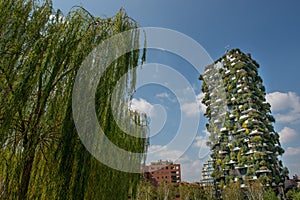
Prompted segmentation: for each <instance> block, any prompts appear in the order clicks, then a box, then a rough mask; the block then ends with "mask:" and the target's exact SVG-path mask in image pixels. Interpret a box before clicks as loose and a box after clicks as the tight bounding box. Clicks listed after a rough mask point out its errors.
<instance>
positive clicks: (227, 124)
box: [200, 49, 286, 189]
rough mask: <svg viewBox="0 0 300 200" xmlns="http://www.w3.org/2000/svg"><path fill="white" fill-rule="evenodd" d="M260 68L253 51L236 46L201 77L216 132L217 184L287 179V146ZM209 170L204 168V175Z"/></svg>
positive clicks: (213, 146) (275, 183)
mask: <svg viewBox="0 0 300 200" xmlns="http://www.w3.org/2000/svg"><path fill="white" fill-rule="evenodd" d="M258 68H259V64H258V63H257V62H256V61H255V60H253V59H252V58H251V55H250V54H244V53H243V52H241V51H240V50H239V49H233V50H231V51H229V52H227V53H226V54H225V55H224V56H223V57H222V58H220V59H219V60H217V61H215V63H214V64H212V65H209V66H207V67H206V68H205V73H204V74H203V75H201V76H200V80H202V81H203V84H202V91H203V93H204V94H205V96H204V98H203V100H202V103H203V104H205V105H206V106H207V109H206V113H205V116H206V117H207V118H208V123H207V124H206V128H207V131H208V132H209V133H210V142H209V146H210V149H211V155H210V156H211V159H212V161H211V165H212V167H213V171H212V172H211V173H210V174H209V175H210V176H211V177H212V178H213V180H214V183H215V184H216V188H219V189H222V188H223V187H224V186H225V185H226V184H228V183H229V182H231V181H234V182H236V181H239V183H240V184H241V187H245V184H247V183H249V181H253V180H256V179H259V180H260V182H261V183H262V184H263V185H264V186H267V187H282V185H283V183H284V177H285V176H286V174H284V172H285V171H286V170H283V169H284V168H283V165H282V161H280V160H279V159H278V156H279V155H282V154H283V153H284V150H283V149H282V148H281V145H280V141H279V134H278V133H276V132H275V130H274V122H275V119H274V117H273V116H272V115H271V110H270V108H271V106H270V104H269V103H268V102H266V98H265V95H266V92H265V87H264V86H263V84H262V82H263V81H262V79H261V77H260V76H259V75H258V70H257V69H258ZM203 169H204V170H205V169H207V167H206V166H205V165H204V168H203ZM206 175H207V174H206V171H204V176H203V180H205V176H206Z"/></svg>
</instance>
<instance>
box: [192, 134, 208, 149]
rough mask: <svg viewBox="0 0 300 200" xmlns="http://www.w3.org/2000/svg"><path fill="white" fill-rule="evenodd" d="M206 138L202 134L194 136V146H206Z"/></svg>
mask: <svg viewBox="0 0 300 200" xmlns="http://www.w3.org/2000/svg"><path fill="white" fill-rule="evenodd" d="M207 141H208V139H207V138H206V137H204V136H197V137H196V138H195V142H194V144H193V146H194V147H200V148H205V147H207V145H206V142H207Z"/></svg>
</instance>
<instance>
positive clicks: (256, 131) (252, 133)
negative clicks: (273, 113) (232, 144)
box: [249, 130, 263, 136]
mask: <svg viewBox="0 0 300 200" xmlns="http://www.w3.org/2000/svg"><path fill="white" fill-rule="evenodd" d="M262 134H263V133H262V132H260V131H258V130H254V131H251V133H249V135H250V136H253V135H262Z"/></svg>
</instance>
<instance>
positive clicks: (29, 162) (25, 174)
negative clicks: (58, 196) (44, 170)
mask: <svg viewBox="0 0 300 200" xmlns="http://www.w3.org/2000/svg"><path fill="white" fill-rule="evenodd" d="M34 144H35V142H34V141H33V138H31V139H30V140H29V141H28V142H26V143H25V144H24V165H23V170H22V174H21V182H20V185H19V195H18V199H19V200H25V199H26V198H27V193H28V188H29V182H30V175H31V170H32V166H33V161H34V156H35V145H34Z"/></svg>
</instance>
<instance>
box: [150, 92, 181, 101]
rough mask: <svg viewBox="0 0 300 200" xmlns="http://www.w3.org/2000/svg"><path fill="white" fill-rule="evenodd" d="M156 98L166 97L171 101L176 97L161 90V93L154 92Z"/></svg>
mask: <svg viewBox="0 0 300 200" xmlns="http://www.w3.org/2000/svg"><path fill="white" fill-rule="evenodd" d="M155 97H156V98H159V99H167V100H169V101H171V102H173V103H175V102H176V99H175V98H172V97H171V95H170V94H169V93H167V92H163V93H159V94H156V95H155Z"/></svg>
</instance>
